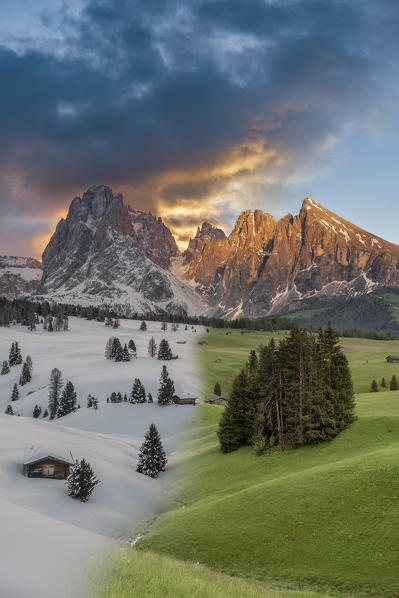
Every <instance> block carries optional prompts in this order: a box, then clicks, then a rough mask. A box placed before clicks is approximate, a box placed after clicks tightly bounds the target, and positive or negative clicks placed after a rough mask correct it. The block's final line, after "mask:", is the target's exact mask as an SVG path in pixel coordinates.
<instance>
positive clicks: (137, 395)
mask: <svg viewBox="0 0 399 598" xmlns="http://www.w3.org/2000/svg"><path fill="white" fill-rule="evenodd" d="M145 402H146V398H145V388H144V386H143V384H142V382H141V380H140V379H139V378H135V379H134V382H133V388H132V392H131V393H130V397H129V403H145Z"/></svg>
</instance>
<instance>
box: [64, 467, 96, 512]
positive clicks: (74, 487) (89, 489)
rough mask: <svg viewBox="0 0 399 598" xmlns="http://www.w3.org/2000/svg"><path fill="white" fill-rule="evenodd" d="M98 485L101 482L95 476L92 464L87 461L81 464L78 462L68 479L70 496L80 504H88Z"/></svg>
mask: <svg viewBox="0 0 399 598" xmlns="http://www.w3.org/2000/svg"><path fill="white" fill-rule="evenodd" d="M97 484H100V480H98V479H97V478H96V476H95V475H94V472H93V470H92V468H91V465H90V463H88V462H87V461H86V459H82V460H81V461H80V462H79V461H78V460H76V461H75V464H74V465H73V466H72V471H71V473H70V474H69V476H68V478H67V487H68V495H69V496H72V498H76V499H78V500H80V502H87V501H88V500H89V498H90V496H91V495H92V493H93V490H94V488H95V487H96V486H97Z"/></svg>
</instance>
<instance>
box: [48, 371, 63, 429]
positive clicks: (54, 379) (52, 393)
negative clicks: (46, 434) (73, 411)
mask: <svg viewBox="0 0 399 598" xmlns="http://www.w3.org/2000/svg"><path fill="white" fill-rule="evenodd" d="M61 376H62V374H61V372H60V370H59V369H58V368H54V369H53V370H51V374H50V380H49V395H48V410H49V412H50V419H54V418H55V416H56V415H57V411H58V405H59V402H60V397H61V389H62V384H63V381H62V377H61Z"/></svg>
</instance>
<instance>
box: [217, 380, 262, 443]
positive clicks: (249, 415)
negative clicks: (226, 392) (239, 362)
mask: <svg viewBox="0 0 399 598" xmlns="http://www.w3.org/2000/svg"><path fill="white" fill-rule="evenodd" d="M254 419H255V402H254V396H253V393H252V391H251V390H250V387H249V379H248V376H247V373H246V372H245V371H244V370H242V371H241V372H240V374H239V375H238V376H237V377H236V378H235V380H234V382H233V389H232V391H231V395H230V399H229V402H228V403H227V405H226V407H225V409H224V411H223V413H222V417H221V418H220V422H219V430H218V436H219V441H220V446H221V449H222V451H223V452H224V453H230V452H232V451H235V450H237V449H238V448H240V446H244V445H246V444H251V441H252V438H253V434H254Z"/></svg>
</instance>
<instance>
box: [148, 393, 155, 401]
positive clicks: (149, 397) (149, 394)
mask: <svg viewBox="0 0 399 598" xmlns="http://www.w3.org/2000/svg"><path fill="white" fill-rule="evenodd" d="M147 402H148V403H153V402H154V399H153V398H152V394H151V393H150V392H149V393H148V398H147Z"/></svg>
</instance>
